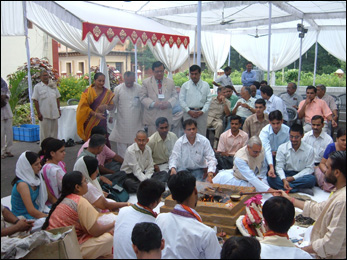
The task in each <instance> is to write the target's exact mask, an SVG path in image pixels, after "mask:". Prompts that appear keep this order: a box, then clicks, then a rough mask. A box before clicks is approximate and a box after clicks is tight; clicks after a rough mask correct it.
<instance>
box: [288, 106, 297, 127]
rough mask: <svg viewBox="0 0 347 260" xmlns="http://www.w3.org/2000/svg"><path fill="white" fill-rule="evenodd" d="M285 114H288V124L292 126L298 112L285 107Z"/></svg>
mask: <svg viewBox="0 0 347 260" xmlns="http://www.w3.org/2000/svg"><path fill="white" fill-rule="evenodd" d="M287 114H288V122H287V124H288V126H292V125H293V124H294V123H295V122H296V119H297V118H298V112H297V111H296V109H294V108H292V107H287Z"/></svg>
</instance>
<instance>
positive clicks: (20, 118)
mask: <svg viewBox="0 0 347 260" xmlns="http://www.w3.org/2000/svg"><path fill="white" fill-rule="evenodd" d="M34 113H35V124H37V125H38V124H39V120H38V119H37V113H36V109H35V108H34ZM23 124H31V116H30V103H26V104H23V105H18V106H16V110H15V112H14V113H13V125H14V126H19V125H23Z"/></svg>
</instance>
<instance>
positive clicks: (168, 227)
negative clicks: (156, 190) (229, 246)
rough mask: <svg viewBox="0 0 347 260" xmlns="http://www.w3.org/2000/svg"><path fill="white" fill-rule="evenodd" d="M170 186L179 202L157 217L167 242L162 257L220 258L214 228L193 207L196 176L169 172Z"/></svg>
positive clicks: (196, 192)
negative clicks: (170, 173) (171, 209)
mask: <svg viewBox="0 0 347 260" xmlns="http://www.w3.org/2000/svg"><path fill="white" fill-rule="evenodd" d="M168 186H169V189H170V191H171V194H172V198H173V199H174V200H176V201H177V204H176V206H175V207H174V209H173V211H172V212H170V213H161V214H159V215H158V217H157V219H156V221H155V223H156V224H157V225H158V226H159V227H160V229H161V231H162V233H163V237H164V239H165V243H166V245H165V248H164V250H163V258H164V259H166V258H176V259H178V258H180V259H219V258H220V251H221V247H220V245H219V243H218V239H217V236H216V233H215V231H214V230H213V229H212V228H210V227H208V226H206V225H205V224H203V223H202V220H201V217H200V215H199V214H198V213H197V212H196V211H195V210H194V208H195V207H196V204H197V202H198V191H197V189H196V179H195V177H194V176H193V175H192V174H191V173H190V172H187V171H181V172H178V173H177V174H175V175H172V176H170V178H169V181H168Z"/></svg>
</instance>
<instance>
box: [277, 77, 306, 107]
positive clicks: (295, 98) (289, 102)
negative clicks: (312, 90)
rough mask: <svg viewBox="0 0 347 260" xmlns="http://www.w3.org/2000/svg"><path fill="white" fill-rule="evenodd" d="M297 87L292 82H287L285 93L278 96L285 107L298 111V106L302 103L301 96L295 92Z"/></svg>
mask: <svg viewBox="0 0 347 260" xmlns="http://www.w3.org/2000/svg"><path fill="white" fill-rule="evenodd" d="M297 88H298V87H297V85H296V84H295V83H294V82H289V83H288V85H287V93H284V94H282V95H280V98H281V99H282V100H283V102H284V104H285V105H286V107H292V108H295V109H296V110H298V108H299V104H300V102H301V101H302V96H301V95H298V94H297V93H295V92H296V90H297Z"/></svg>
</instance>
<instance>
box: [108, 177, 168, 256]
mask: <svg viewBox="0 0 347 260" xmlns="http://www.w3.org/2000/svg"><path fill="white" fill-rule="evenodd" d="M164 191H165V185H164V184H163V183H162V182H159V181H157V180H153V179H151V180H145V181H143V182H141V184H140V185H139V188H138V190H137V194H136V196H137V203H136V204H134V205H132V206H129V207H123V208H121V209H120V211H119V214H118V217H117V221H116V223H115V226H114V235H113V236H114V237H113V256H114V258H115V259H135V258H136V254H135V252H134V250H133V248H132V246H131V244H132V243H131V233H132V231H133V228H134V226H135V225H136V223H140V222H152V223H154V222H155V218H156V217H157V213H155V212H154V211H153V209H154V208H155V207H157V205H158V204H159V203H160V197H161V195H162V194H163V192H164Z"/></svg>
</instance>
